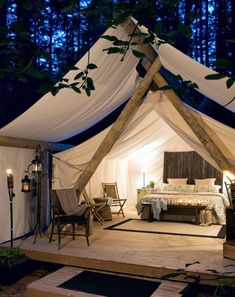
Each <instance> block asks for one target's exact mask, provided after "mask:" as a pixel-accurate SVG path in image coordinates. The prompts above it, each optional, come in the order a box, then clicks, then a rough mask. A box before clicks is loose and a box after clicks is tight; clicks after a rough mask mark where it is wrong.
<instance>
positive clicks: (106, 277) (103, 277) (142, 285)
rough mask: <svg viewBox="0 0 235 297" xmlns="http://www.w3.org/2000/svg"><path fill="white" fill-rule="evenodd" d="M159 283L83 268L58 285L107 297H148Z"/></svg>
mask: <svg viewBox="0 0 235 297" xmlns="http://www.w3.org/2000/svg"><path fill="white" fill-rule="evenodd" d="M159 285H160V283H159V282H155V281H149V280H145V279H139V278H133V277H126V276H119V275H113V274H108V273H100V272H93V271H87V270H84V271H82V272H81V273H79V274H77V275H76V276H75V277H73V278H71V279H69V280H68V281H66V282H64V283H62V284H61V285H59V287H60V288H64V289H69V290H73V291H79V292H85V293H90V294H95V295H100V296H107V297H123V296H125V297H150V296H151V295H152V294H153V292H155V291H156V290H157V288H158V286H159Z"/></svg>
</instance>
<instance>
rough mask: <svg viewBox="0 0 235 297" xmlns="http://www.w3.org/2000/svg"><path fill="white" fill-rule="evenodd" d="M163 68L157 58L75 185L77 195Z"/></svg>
mask: <svg viewBox="0 0 235 297" xmlns="http://www.w3.org/2000/svg"><path fill="white" fill-rule="evenodd" d="M160 68H161V64H160V61H159V59H158V58H157V59H156V60H155V61H154V63H153V64H152V65H151V67H150V68H149V70H148V72H147V73H146V75H145V77H144V79H143V80H142V81H141V82H140V84H139V86H138V87H137V88H136V90H135V92H134V94H133V95H132V97H131V98H130V100H129V101H128V103H127V104H126V106H125V107H124V109H123V110H122V112H121V114H120V115H119V117H118V118H117V120H116V121H115V123H114V124H113V126H112V128H111V129H110V130H109V132H108V134H107V135H106V136H105V138H104V140H103V141H102V143H101V144H100V146H99V148H98V149H97V151H96V152H95V154H94V155H93V157H92V159H91V160H90V162H89V163H88V165H87V167H86V168H85V170H84V172H83V173H82V174H81V175H80V176H79V178H78V181H77V183H76V185H75V188H76V189H77V194H78V195H80V194H81V193H82V191H83V190H84V188H85V186H86V185H87V183H88V181H89V180H90V178H91V176H92V175H93V173H94V172H95V170H96V168H97V167H98V165H99V164H100V162H101V161H102V160H103V158H104V157H105V156H106V155H107V153H108V152H109V151H110V150H111V148H112V146H113V145H114V143H115V142H116V141H117V140H118V138H119V136H120V135H121V133H122V131H123V130H124V128H125V127H126V125H127V123H128V122H129V121H130V119H131V118H132V116H133V115H134V113H135V111H136V110H137V107H138V106H139V105H140V104H141V101H142V98H143V96H144V94H145V93H146V91H147V90H148V89H149V87H150V85H151V83H152V81H153V78H154V76H155V74H156V73H157V72H158V71H159V69H160Z"/></svg>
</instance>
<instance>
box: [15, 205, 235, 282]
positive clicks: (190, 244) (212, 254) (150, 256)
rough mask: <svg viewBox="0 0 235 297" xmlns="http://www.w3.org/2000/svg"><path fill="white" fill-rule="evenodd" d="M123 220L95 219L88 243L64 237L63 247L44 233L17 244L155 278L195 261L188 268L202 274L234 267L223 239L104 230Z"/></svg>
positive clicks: (71, 261)
mask: <svg viewBox="0 0 235 297" xmlns="http://www.w3.org/2000/svg"><path fill="white" fill-rule="evenodd" d="M130 217H132V218H135V217H136V212H135V211H134V212H133V211H129V212H128V213H126V218H130ZM122 220H123V218H122V217H121V216H119V217H115V216H114V217H113V220H112V221H106V222H105V223H104V225H103V226H101V225H100V224H99V223H98V222H94V226H93V235H92V236H91V237H90V243H91V244H90V246H89V247H88V246H87V244H86V240H85V238H84V237H78V238H77V239H76V240H74V241H73V240H72V239H71V238H70V237H65V238H63V239H62V249H61V250H58V248H57V241H54V242H52V243H48V238H47V237H45V236H43V237H41V238H40V237H39V238H37V241H36V243H35V244H33V240H34V238H33V237H29V238H27V239H25V240H22V241H17V242H16V243H15V246H16V245H18V246H20V247H21V248H22V249H23V250H24V252H25V254H26V255H28V256H29V257H30V258H32V259H35V260H40V261H45V262H52V263H60V264H64V265H69V266H76V267H80V268H86V269H96V270H103V271H109V272H114V273H127V274H131V275H136V276H142V277H153V278H160V277H162V276H163V275H165V274H166V273H169V272H172V270H175V269H178V268H184V267H185V264H186V263H192V262H195V261H199V262H200V264H195V265H193V266H190V268H189V270H190V271H193V272H199V273H201V274H202V277H204V276H205V275H204V274H205V273H206V274H207V273H208V272H207V271H206V270H207V269H214V270H217V271H219V272H221V273H223V272H226V271H230V270H231V269H230V267H225V266H227V265H229V264H233V265H234V263H235V262H234V261H233V260H229V259H225V258H224V257H223V243H224V240H223V239H217V238H202V237H190V236H179V235H177V236H174V235H161V234H148V233H136V232H123V231H110V230H104V227H107V226H110V225H112V224H114V223H117V222H119V221H122ZM202 228H203V227H202ZM206 278H208V276H206ZM179 280H180V279H179Z"/></svg>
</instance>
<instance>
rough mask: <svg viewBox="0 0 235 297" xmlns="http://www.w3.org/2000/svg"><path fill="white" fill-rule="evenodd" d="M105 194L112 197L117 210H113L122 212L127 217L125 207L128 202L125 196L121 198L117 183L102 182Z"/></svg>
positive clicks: (117, 212)
mask: <svg viewBox="0 0 235 297" xmlns="http://www.w3.org/2000/svg"><path fill="white" fill-rule="evenodd" d="M102 189H103V196H104V197H111V198H112V200H113V201H112V207H113V206H114V207H116V208H117V211H112V213H113V214H117V215H119V214H122V216H123V217H124V218H125V215H124V210H123V207H124V205H125V203H126V200H127V199H125V198H122V199H121V198H120V197H119V194H118V188H117V183H116V182H115V183H102Z"/></svg>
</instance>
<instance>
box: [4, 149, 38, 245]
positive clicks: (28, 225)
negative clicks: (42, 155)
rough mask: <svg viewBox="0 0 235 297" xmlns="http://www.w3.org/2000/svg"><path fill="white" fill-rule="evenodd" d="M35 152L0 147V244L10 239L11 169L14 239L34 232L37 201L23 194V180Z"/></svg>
mask: <svg viewBox="0 0 235 297" xmlns="http://www.w3.org/2000/svg"><path fill="white" fill-rule="evenodd" d="M33 156H34V150H31V149H19V148H13V147H0V168H1V171H0V189H1V195H0V203H1V207H0V226H1V227H0V242H3V241H6V240H9V239H10V204H9V196H8V188H7V174H6V170H7V169H11V170H12V175H13V177H14V193H15V197H14V198H13V229H14V233H13V235H14V237H17V236H20V235H23V234H25V233H27V232H29V231H30V230H32V228H33V225H32V224H34V222H35V201H33V198H32V197H31V195H30V194H25V193H22V192H21V179H22V178H23V176H24V171H25V170H26V169H27V166H28V165H29V164H30V163H31V161H32V160H33Z"/></svg>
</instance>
